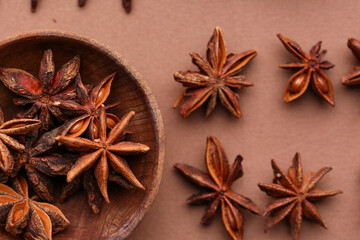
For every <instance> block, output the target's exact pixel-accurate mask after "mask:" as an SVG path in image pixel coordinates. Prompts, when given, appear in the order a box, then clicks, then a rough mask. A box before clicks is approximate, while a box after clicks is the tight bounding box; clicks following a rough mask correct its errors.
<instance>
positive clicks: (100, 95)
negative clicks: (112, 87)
mask: <svg viewBox="0 0 360 240" xmlns="http://www.w3.org/2000/svg"><path fill="white" fill-rule="evenodd" d="M104 97H105V88H100V90H99V92H98V94H97V96H96V101H95V104H96V105H97V104H99V103H100V102H101V101H102V100H103V98H104Z"/></svg>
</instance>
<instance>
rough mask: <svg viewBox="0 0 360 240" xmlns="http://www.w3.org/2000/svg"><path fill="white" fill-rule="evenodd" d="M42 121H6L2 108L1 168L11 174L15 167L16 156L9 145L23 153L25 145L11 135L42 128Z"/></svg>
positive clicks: (0, 114)
mask: <svg viewBox="0 0 360 240" xmlns="http://www.w3.org/2000/svg"><path fill="white" fill-rule="evenodd" d="M40 126H41V122H40V121H39V120H35V119H14V120H10V121H7V122H4V114H3V111H2V109H1V108H0V169H1V170H2V171H4V173H5V174H10V173H11V172H12V171H13V169H14V165H15V162H14V158H13V156H12V154H11V152H10V150H9V148H8V147H10V148H11V149H13V150H15V151H17V152H20V153H22V152H23V151H24V150H25V146H24V145H22V144H21V143H19V142H18V141H17V140H15V139H14V138H12V137H11V136H15V135H26V134H29V133H31V132H32V131H35V130H37V129H38V128H40Z"/></svg>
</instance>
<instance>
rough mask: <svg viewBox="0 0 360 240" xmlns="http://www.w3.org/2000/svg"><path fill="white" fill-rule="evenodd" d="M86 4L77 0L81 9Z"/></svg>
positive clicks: (82, 0)
mask: <svg viewBox="0 0 360 240" xmlns="http://www.w3.org/2000/svg"><path fill="white" fill-rule="evenodd" d="M85 4H86V0H78V5H79V7H83V6H85Z"/></svg>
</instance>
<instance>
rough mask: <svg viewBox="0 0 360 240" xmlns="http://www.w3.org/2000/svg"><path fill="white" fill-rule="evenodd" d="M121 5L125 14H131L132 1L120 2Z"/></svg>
mask: <svg viewBox="0 0 360 240" xmlns="http://www.w3.org/2000/svg"><path fill="white" fill-rule="evenodd" d="M122 5H123V7H124V9H125V12H126V13H130V12H131V5H132V0H122Z"/></svg>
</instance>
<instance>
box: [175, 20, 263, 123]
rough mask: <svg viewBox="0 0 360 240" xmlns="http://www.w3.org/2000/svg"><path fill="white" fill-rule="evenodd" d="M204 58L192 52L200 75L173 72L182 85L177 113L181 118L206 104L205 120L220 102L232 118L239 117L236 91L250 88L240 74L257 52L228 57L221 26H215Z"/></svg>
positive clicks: (191, 72)
mask: <svg viewBox="0 0 360 240" xmlns="http://www.w3.org/2000/svg"><path fill="white" fill-rule="evenodd" d="M206 55H207V59H204V58H203V57H202V56H201V55H200V54H199V53H191V54H190V56H191V58H192V61H193V63H194V64H195V65H196V66H197V67H198V68H199V70H200V71H199V72H193V71H186V72H181V71H179V72H176V73H175V74H174V79H175V81H177V82H179V83H181V84H182V85H183V86H184V87H185V90H184V92H183V93H182V94H181V95H180V97H179V98H178V99H177V100H176V102H175V103H174V105H173V107H174V108H176V107H177V106H178V104H179V103H180V102H181V101H182V100H183V103H182V105H181V108H180V114H181V116H182V117H183V118H186V117H188V116H189V114H190V113H191V112H193V111H195V110H196V109H197V108H199V107H200V106H201V105H203V104H204V103H205V102H207V109H206V117H208V116H209V115H210V114H211V112H212V111H213V110H214V108H215V106H216V102H217V100H218V99H220V102H221V104H222V105H223V106H224V107H225V108H226V109H227V110H228V111H229V112H230V113H232V114H233V115H234V116H235V117H237V118H240V117H241V111H240V107H239V102H238V99H239V95H238V94H237V93H236V91H237V90H239V89H241V88H243V87H248V86H252V85H253V84H252V83H251V82H248V81H247V80H246V79H245V76H244V75H239V73H240V72H241V71H242V70H243V68H244V67H245V66H246V64H247V63H248V62H249V61H250V60H251V59H253V58H254V57H255V56H256V55H257V51H256V50H249V51H246V52H243V53H238V54H233V53H230V54H228V55H227V51H226V46H225V41H224V38H223V34H222V31H221V29H220V27H216V28H215V30H214V33H213V35H212V37H211V39H210V41H209V43H208V47H207V53H206Z"/></svg>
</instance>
